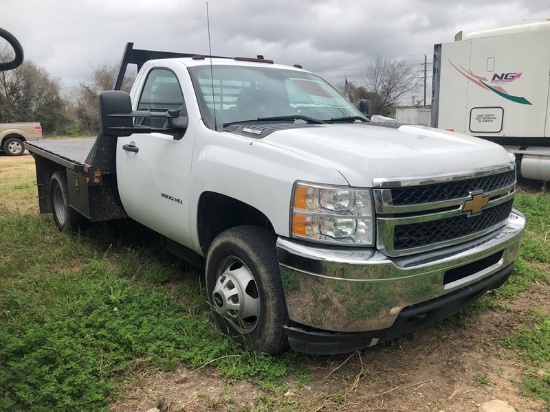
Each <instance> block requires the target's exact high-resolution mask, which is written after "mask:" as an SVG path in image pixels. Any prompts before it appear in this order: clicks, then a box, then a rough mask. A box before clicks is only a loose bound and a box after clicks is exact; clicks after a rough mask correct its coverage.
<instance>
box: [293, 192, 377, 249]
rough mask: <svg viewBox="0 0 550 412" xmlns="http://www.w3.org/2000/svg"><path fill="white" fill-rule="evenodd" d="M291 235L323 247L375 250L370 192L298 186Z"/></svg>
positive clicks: (294, 194)
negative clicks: (335, 245)
mask: <svg viewBox="0 0 550 412" xmlns="http://www.w3.org/2000/svg"><path fill="white" fill-rule="evenodd" d="M291 233H292V236H293V237H298V238H305V239H310V240H315V241H318V242H324V243H336V244H351V245H357V246H372V245H373V242H374V241H373V237H374V229H373V213H372V200H371V193H370V190H368V189H361V190H357V189H350V188H347V187H330V186H321V185H311V184H306V183H296V184H295V185H294V193H293V197H292V228H291Z"/></svg>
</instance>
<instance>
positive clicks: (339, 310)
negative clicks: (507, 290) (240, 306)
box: [277, 210, 525, 333]
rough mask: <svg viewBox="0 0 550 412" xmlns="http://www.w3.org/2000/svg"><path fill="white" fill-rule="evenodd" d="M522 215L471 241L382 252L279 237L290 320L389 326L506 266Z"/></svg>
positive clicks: (333, 326)
mask: <svg viewBox="0 0 550 412" xmlns="http://www.w3.org/2000/svg"><path fill="white" fill-rule="evenodd" d="M524 226H525V218H524V217H523V215H522V214H521V213H520V212H518V211H516V210H514V211H513V212H512V214H511V215H510V218H509V220H508V222H507V224H506V226H504V227H502V228H500V229H498V230H496V231H494V232H492V233H489V234H487V235H485V236H483V237H481V238H478V239H476V240H474V241H470V242H466V243H462V244H460V245H455V246H451V247H446V248H443V249H438V250H434V251H430V252H423V253H419V254H415V255H411V256H405V257H394V258H389V257H387V256H385V255H383V254H381V253H380V252H378V251H376V250H375V249H361V250H358V249H352V248H347V249H340V248H334V247H332V248H328V247H312V246H310V245H306V244H303V243H299V242H295V241H292V240H289V239H286V238H279V239H278V240H277V253H278V257H279V263H280V271H281V278H282V282H283V289H284V293H285V299H286V304H287V308H288V314H289V318H290V320H291V321H292V323H293V324H298V325H302V326H305V327H309V328H315V329H317V330H324V331H331V332H344V333H346V332H368V331H375V330H381V329H387V328H390V327H391V326H392V324H393V323H394V322H395V320H396V318H397V317H398V315H399V314H400V312H401V311H402V310H403V309H404V308H407V307H410V306H411V305H416V304H420V303H423V302H427V301H430V300H434V299H437V298H439V297H442V296H445V295H447V294H450V293H452V292H455V291H458V290H461V289H464V288H466V287H468V286H473V285H475V284H476V283H478V282H480V281H482V280H483V279H486V278H488V277H490V276H491V275H493V274H495V273H497V272H499V271H502V270H503V269H504V268H506V267H507V266H510V265H511V264H513V262H514V260H515V259H516V257H517V254H518V250H519V245H520V242H521V237H522V234H523V228H524Z"/></svg>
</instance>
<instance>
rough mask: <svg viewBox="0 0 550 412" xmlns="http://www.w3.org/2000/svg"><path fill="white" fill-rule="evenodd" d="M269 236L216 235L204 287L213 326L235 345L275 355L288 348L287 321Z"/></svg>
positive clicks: (241, 230)
mask: <svg viewBox="0 0 550 412" xmlns="http://www.w3.org/2000/svg"><path fill="white" fill-rule="evenodd" d="M275 239H276V238H275V235H274V234H273V233H271V232H269V231H268V230H266V229H263V228H260V227H256V226H239V227H235V228H231V229H228V230H226V231H225V232H223V233H221V234H220V235H219V236H218V237H216V239H214V242H212V245H211V247H210V250H209V252H208V256H207V260H206V285H207V290H208V296H209V300H210V304H211V307H212V313H213V316H214V320H215V322H216V324H217V326H218V327H219V328H220V329H221V330H222V331H223V332H224V333H225V334H227V335H228V336H230V337H231V338H232V339H233V340H234V341H235V342H236V343H237V344H239V345H241V346H249V347H251V348H252V349H253V350H254V351H256V352H263V353H267V354H276V353H279V352H282V351H283V350H285V349H286V348H287V347H288V339H287V336H286V333H285V331H284V329H283V326H284V325H285V324H287V323H288V315H287V311H286V305H285V300H284V294H283V289H282V284H281V278H280V275H279V263H278V260H277V254H276V249H275Z"/></svg>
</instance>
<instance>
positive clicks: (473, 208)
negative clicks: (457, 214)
mask: <svg viewBox="0 0 550 412" xmlns="http://www.w3.org/2000/svg"><path fill="white" fill-rule="evenodd" d="M488 203H489V196H484V195H483V193H478V194H475V195H472V198H471V199H470V200H467V201H466V202H464V206H463V207H462V211H463V212H468V217H470V216H475V215H479V214H480V213H481V211H482V210H483V208H484V207H485V206H487V204H488Z"/></svg>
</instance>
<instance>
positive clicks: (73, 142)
mask: <svg viewBox="0 0 550 412" xmlns="http://www.w3.org/2000/svg"><path fill="white" fill-rule="evenodd" d="M95 141H96V139H95V138H93V139H66V140H38V141H35V142H25V148H26V149H27V150H28V151H29V152H31V153H36V154H38V155H40V156H42V157H45V158H46V159H50V160H53V161H54V162H56V163H58V164H62V165H63V166H65V167H67V168H69V169H71V170H75V169H80V168H83V167H85V166H88V167H89V166H91V165H89V164H87V163H86V158H87V157H88V155H89V154H90V151H91V150H92V146H93V145H94V143H95Z"/></svg>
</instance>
